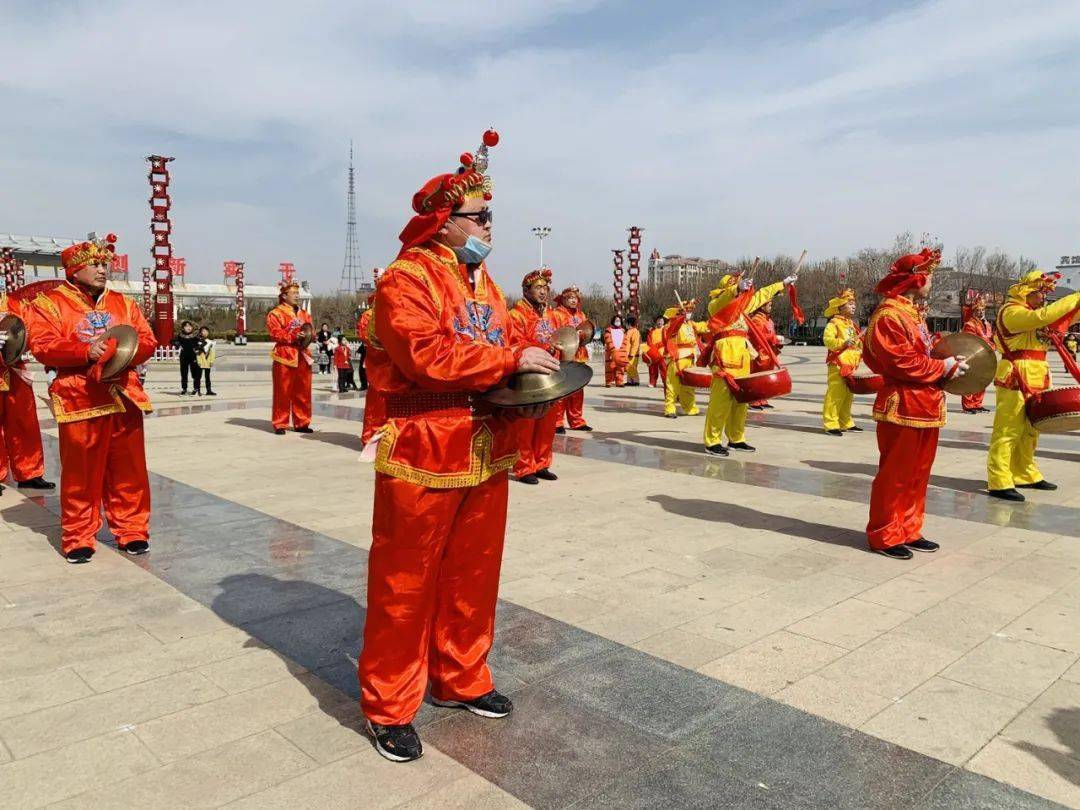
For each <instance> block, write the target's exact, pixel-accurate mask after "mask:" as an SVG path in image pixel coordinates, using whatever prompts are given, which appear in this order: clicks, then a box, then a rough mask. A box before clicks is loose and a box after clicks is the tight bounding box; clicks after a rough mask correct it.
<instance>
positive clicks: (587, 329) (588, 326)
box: [577, 319, 596, 346]
mask: <svg viewBox="0 0 1080 810" xmlns="http://www.w3.org/2000/svg"><path fill="white" fill-rule="evenodd" d="M577 333H578V337H579V338H580V339H581V345H582V346H584V345H585V344H586V343H589V342H590V341H591V340H592V339H593V338H594V337H596V326H595V325H594V324H593V322H592V321H590V320H588V319H585V320H584V321H582V322H581V323H579V324H578V327H577Z"/></svg>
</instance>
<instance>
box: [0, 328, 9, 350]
mask: <svg viewBox="0 0 1080 810" xmlns="http://www.w3.org/2000/svg"><path fill="white" fill-rule="evenodd" d="M7 335H8V333H7V330H6V329H0V349H2V348H4V344H5V343H7Z"/></svg>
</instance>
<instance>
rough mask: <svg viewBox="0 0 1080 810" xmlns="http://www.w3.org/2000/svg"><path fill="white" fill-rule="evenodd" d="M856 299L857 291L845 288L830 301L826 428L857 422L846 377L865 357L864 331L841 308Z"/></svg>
mask: <svg viewBox="0 0 1080 810" xmlns="http://www.w3.org/2000/svg"><path fill="white" fill-rule="evenodd" d="M854 301H855V293H854V292H852V291H851V290H844V291H843V292H841V293H840V295H839V296H837V297H836V298H833V299H831V300H830V301H829V307H828V309H826V310H825V317H826V318H831V320H830V321H829V323H828V325H827V326H826V327H825V334H824V335H823V338H824V341H825V349H826V350H827V351H828V354H827V355H826V357H825V362H826V364H827V367H828V370H829V371H828V374H829V382H828V386H827V387H826V389H825V402H824V404H823V405H822V407H821V421H822V424H823V425H824V427H825V430H850V429H851V428H853V427H854V426H855V420H854V419H852V418H851V402H852V400H853V398H854V396H855V395H854V394H853V393H852V392H851V389H850V388H848V387H847V383H845V382H844V377H846V376H847V375H849V374H851V372H852V371H854V370H855V369H856V368H858V366H859V363H860V361H861V360H862V333H861V332H860V330H859V325H858V324H857V323H855V321H853V320H852V319H851V318H849V317H848V316H846V315H841V314H840V309H841V308H842V307H843V306H845V305H846V304H850V303H852V302H854Z"/></svg>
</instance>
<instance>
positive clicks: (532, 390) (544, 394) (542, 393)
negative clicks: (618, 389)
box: [480, 361, 593, 408]
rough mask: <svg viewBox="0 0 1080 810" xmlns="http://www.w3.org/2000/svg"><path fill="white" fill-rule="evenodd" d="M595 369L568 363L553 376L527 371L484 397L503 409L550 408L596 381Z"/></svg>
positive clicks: (483, 396) (580, 364) (489, 402)
mask: <svg viewBox="0 0 1080 810" xmlns="http://www.w3.org/2000/svg"><path fill="white" fill-rule="evenodd" d="M592 375H593V371H592V369H591V368H590V367H589V366H587V365H585V364H584V363H575V362H573V361H567V362H563V363H560V364H559V370H558V371H556V372H554V373H552V374H541V373H538V372H523V373H521V374H514V375H511V377H510V379H509V380H507V382H506V385H504V386H502V387H501V388H493V389H492V390H490V391H486V392H484V393H483V394H481V395H480V399H481V400H483V401H484V402H486V403H488V404H489V405H497V406H498V407H500V408H525V407H528V406H530V405H546V404H547V403H549V402H555V401H556V400H559V399H562V398H563V397H566V396H569V395H570V394H573V393H574V392H576V391H580V390H581V389H582V388H584V387H585V386H586V385H588V384H589V380H591V379H592Z"/></svg>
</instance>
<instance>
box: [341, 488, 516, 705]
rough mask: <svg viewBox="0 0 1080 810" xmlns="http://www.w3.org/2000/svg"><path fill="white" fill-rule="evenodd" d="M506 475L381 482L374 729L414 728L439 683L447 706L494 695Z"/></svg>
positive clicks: (370, 678)
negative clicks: (436, 485) (431, 485)
mask: <svg viewBox="0 0 1080 810" xmlns="http://www.w3.org/2000/svg"><path fill="white" fill-rule="evenodd" d="M506 494H507V475H506V473H505V472H503V473H499V474H498V475H496V476H494V477H492V478H489V479H488V480H487V481H485V482H484V483H483V484H480V485H479V486H475V487H463V488H461V489H427V488H426V487H421V486H417V485H416V484H410V483H407V482H405V481H401V480H399V479H396V478H391V477H390V476H388V475H385V474H383V473H376V474H375V512H374V515H373V517H372V523H371V536H372V540H371V552H370V554H369V555H368V584H367V619H366V621H365V624H364V648H363V650H361V652H360V665H359V674H360V707H361V709H362V711H363V713H364V716H365V717H367V718H368V719H369V720H370V721H371V722H373V723H379V724H382V725H402V724H404V723H410V722H412V719H413V717H415V716H416V713H417V711H419V709H420V704H421V702H422V701H423V699H424V691H425V689H426V688H427V686H428V682H429V681H430V683H431V694H432V696H434V697H435V698H437V699H439V700H472V699H474V698H478V697H480V696H481V695H485V694H487V693H488V692H490V691H491V690H492V689H494V688H495V687H494V684H493V682H492V679H491V671H490V670H489V669H488V665H487V657H488V652H489V651H490V649H491V642H492V639H493V638H494V635H495V603H496V600H497V598H498V594H499V568H500V566H501V564H502V550H503V536H504V534H505V532H506Z"/></svg>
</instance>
